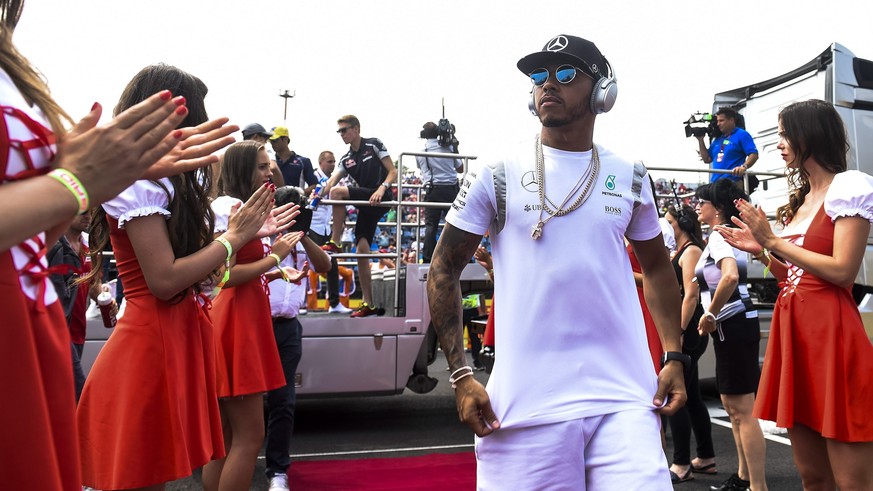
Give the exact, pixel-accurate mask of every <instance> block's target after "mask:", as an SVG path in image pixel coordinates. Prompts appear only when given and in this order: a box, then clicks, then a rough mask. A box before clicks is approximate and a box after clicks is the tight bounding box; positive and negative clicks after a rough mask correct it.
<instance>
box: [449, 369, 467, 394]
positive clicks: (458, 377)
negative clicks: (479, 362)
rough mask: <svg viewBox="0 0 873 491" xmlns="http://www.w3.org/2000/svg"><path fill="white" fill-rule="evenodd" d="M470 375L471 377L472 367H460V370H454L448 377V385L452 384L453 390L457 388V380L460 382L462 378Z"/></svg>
mask: <svg viewBox="0 0 873 491" xmlns="http://www.w3.org/2000/svg"><path fill="white" fill-rule="evenodd" d="M458 372H464V373H462V374H461V375H458ZM472 375H473V368H472V367H470V366H464V367H461V368H459V369H457V370H455V371H454V372H452V374H451V375H449V383H450V384H452V388H453V389H455V388H457V383H458V381H459V380H461V379H462V378H464V377H470V376H472Z"/></svg>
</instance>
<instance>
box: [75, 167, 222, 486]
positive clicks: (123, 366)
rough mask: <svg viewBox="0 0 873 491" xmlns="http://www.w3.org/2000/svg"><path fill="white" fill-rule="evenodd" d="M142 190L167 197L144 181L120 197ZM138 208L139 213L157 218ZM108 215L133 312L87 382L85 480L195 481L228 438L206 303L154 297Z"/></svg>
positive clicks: (82, 415)
mask: <svg viewBox="0 0 873 491" xmlns="http://www.w3.org/2000/svg"><path fill="white" fill-rule="evenodd" d="M144 187H145V188H148V189H150V190H151V191H152V192H157V193H160V192H161V191H160V190H158V189H157V186H156V185H154V184H152V183H149V182H148V181H138V182H137V183H136V184H134V186H132V187H131V188H128V190H126V191H125V192H124V193H123V194H122V196H128V197H129V196H130V194H131V193H132V192H133V194H136V193H137V192H138V191H136V190H137V189H140V190H141V189H143V188H144ZM171 189H172V188H171ZM132 190H133V191H132ZM120 198H121V197H119V198H115V200H113V201H111V202H110V203H107V204H106V205H105V206H111V205H112V204H113V203H116V202H118V200H119V199H120ZM135 206H136V205H134V207H133V208H135ZM107 209H108V208H107ZM140 209H145V210H147V211H144V212H140V213H137V214H135V215H134V216H144V215H146V214H151V213H154V212H156V209H155V208H154V207H143V208H140ZM108 218H109V226H110V229H111V233H110V238H111V240H112V249H113V250H114V251H115V258H116V261H117V265H118V272H119V275H120V276H121V279H122V281H123V282H124V295H125V299H126V302H127V307H126V308H125V311H124V315H123V316H122V317H121V318H120V319H119V320H118V325H117V326H116V327H115V330H114V332H113V333H112V335H111V336H110V337H109V341H107V343H106V345H105V346H104V347H103V349H102V350H101V351H100V354H99V355H98V356H97V359H96V361H95V362H94V366H93V368H92V369H91V373H90V374H89V375H88V379H87V381H86V382H85V389H84V390H83V392H82V397H81V399H80V401H79V407H78V411H77V419H78V423H79V431H80V445H79V448H80V452H81V455H82V473H83V482H84V484H87V485H88V486H91V487H94V488H96V489H127V488H138V487H145V486H149V485H154V484H158V483H162V482H166V481H172V480H175V479H179V478H183V477H186V476H189V475H191V473H192V472H193V471H194V469H196V468H198V467H201V466H203V465H204V464H206V463H207V462H209V461H210V460H213V459H217V458H221V457H223V456H224V440H223V436H222V431H221V416H220V414H219V411H218V396H217V394H216V391H215V388H216V380H215V341H214V339H213V327H212V323H211V322H210V320H209V317H208V315H207V313H206V309H205V307H204V306H202V305H201V302H200V300H199V298H198V297H195V296H194V294H193V291H192V290H188V291H187V292H186V293H184V294H183V295H181V298H176V299H174V300H172V301H169V302H165V301H162V300H159V299H158V298H156V297H154V296H153V295H152V294H151V293H150V292H149V289H148V285H146V282H145V278H144V277H143V274H142V270H141V269H140V266H139V263H138V262H137V259H136V256H135V255H134V251H133V247H132V246H131V243H130V240H129V239H128V236H127V233H126V232H125V231H124V230H123V229H119V228H118V222H117V221H116V220H115V219H113V218H111V217H108Z"/></svg>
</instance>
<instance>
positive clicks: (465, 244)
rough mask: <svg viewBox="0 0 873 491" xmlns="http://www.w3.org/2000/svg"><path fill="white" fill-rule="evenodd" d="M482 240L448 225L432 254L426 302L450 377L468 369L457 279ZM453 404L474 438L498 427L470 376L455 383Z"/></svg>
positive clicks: (483, 394)
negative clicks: (473, 434) (456, 372)
mask: <svg viewBox="0 0 873 491" xmlns="http://www.w3.org/2000/svg"><path fill="white" fill-rule="evenodd" d="M481 240H482V236H481V235H476V234H471V233H468V232H465V231H463V230H460V229H458V228H455V227H453V226H452V225H451V224H448V223H447V224H446V226H445V228H444V229H443V232H442V234H441V235H440V240H439V243H438V244H437V246H436V249H435V250H434V254H433V260H432V261H431V265H430V271H429V272H428V278H427V298H428V303H429V304H430V316H431V321H432V322H433V326H434V329H436V333H437V336H439V340H440V346H441V347H442V349H443V353H445V355H446V360H447V361H448V363H449V370H450V371H451V372H452V373H454V372H455V370H457V369H459V368H461V367H463V366H466V365H467V358H466V355H465V354H464V336H463V324H462V321H461V320H462V314H461V311H462V309H461V284H460V278H461V272H462V271H463V270H464V267H465V266H466V265H467V264H468V263H469V262H470V258H471V257H473V253H474V252H475V251H476V248H477V247H478V246H479V242H480V241H481ZM455 402H456V404H457V407H458V416H459V417H460V419H461V421H462V422H464V423H466V424H467V425H469V426H470V427H471V428H472V429H473V431H475V432H476V434H477V435H479V436H486V435H488V434H490V433H491V432H492V431H493V430H494V429H497V428H499V427H500V423H499V422H498V421H497V418H496V417H495V416H494V411H493V410H492V409H491V402H490V400H489V399H488V394H487V393H486V392H485V388H484V387H483V386H482V384H480V383H479V382H477V381H476V379H474V378H473V377H472V376H470V377H464V378H463V379H461V380H460V381H458V383H457V389H455Z"/></svg>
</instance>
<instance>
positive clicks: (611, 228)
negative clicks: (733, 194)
mask: <svg viewBox="0 0 873 491" xmlns="http://www.w3.org/2000/svg"><path fill="white" fill-rule="evenodd" d="M518 68H519V69H520V70H521V71H522V72H523V73H525V74H527V75H530V77H531V81H532V82H533V83H534V90H533V100H532V101H533V102H532V107H533V109H534V110H535V111H536V112H537V115H538V117H539V119H540V122H541V123H542V130H541V132H540V133H539V134H538V135H537V136H536V138H535V139H534V140H533V141H529V142H525V143H523V144H521V145H520V146H518V147H517V148H515V149H509V151H508V155H507V156H506V157H504V158H501V159H480V161H483V162H486V164H485V165H480V166H477V168H475V169H472V170H471V171H470V172H469V173H468V174H467V177H466V178H465V180H464V183H463V184H462V186H461V190H460V192H459V193H458V197H457V199H456V200H455V202H454V203H453V204H452V209H451V210H450V212H449V214H448V216H447V218H446V221H447V224H446V227H445V229H444V231H443V233H442V236H441V238H440V241H439V244H438V245H437V248H436V251H435V252H434V256H433V262H432V264H431V267H430V272H429V275H428V300H429V302H430V309H431V317H432V319H433V323H434V326H435V328H436V331H437V333H438V334H439V337H440V343H441V345H442V349H443V351H444V352H445V354H446V358H447V360H448V362H449V368H450V370H451V378H450V381H452V382H453V387H455V396H456V399H457V406H458V411H459V415H460V418H461V420H462V421H464V422H465V423H467V424H468V425H470V426H471V427H472V428H473V430H474V431H475V433H476V435H477V438H476V456H477V474H478V479H477V480H478V488H479V489H480V490H491V489H494V490H505V489H517V490H532V489H593V490H598V491H600V490H612V489H615V490H627V489H656V490H669V489H672V486H671V483H670V476H669V473H668V470H667V462H666V460H665V457H664V453H663V450H662V448H661V441H660V435H659V413H661V414H672V413H673V412H675V411H676V410H677V409H678V408H679V407H681V406H682V405H683V404H684V402H685V399H686V397H685V388H684V379H683V368H684V367H683V365H684V363H686V360H687V358H688V357H687V356H685V355H682V353H681V349H682V348H681V344H680V340H679V338H680V333H681V330H680V327H679V306H680V303H679V289H678V285H677V282H676V276H675V273H674V272H673V268H672V267H671V265H670V262H669V259H668V255H667V250H666V248H665V247H664V241H663V239H662V237H661V230H660V227H659V225H658V214H657V211H656V204H655V199H654V197H653V196H652V190H651V186H650V185H649V181H648V175H647V171H646V169H645V167H644V166H643V165H642V163H636V164H634V163H631V162H629V161H626V160H623V159H621V158H620V157H619V156H617V155H615V154H614V153H612V152H610V151H609V150H607V149H605V148H603V147H600V146H597V145H594V143H593V134H594V122H595V116H596V115H597V114H599V113H603V112H606V111H608V110H609V109H611V107H612V104H613V103H614V102H615V95H616V92H615V91H616V86H615V79H614V75H613V73H612V68H611V67H610V66H609V64H608V62H607V61H606V59H605V58H604V57H603V55H602V54H601V53H600V51H599V50H598V49H597V47H596V46H594V44H593V43H591V42H589V41H586V40H584V39H581V38H578V37H575V36H569V35H560V36H556V37H555V38H553V39H551V40H550V41H549V42H548V43H546V45H545V47H544V48H543V49H542V51H539V52H536V53H533V54H531V55H528V56H526V57H524V58H522V59H521V60H519V62H518ZM595 87H596V90H595ZM486 231H490V236H491V240H492V252H493V260H494V269H495V272H496V273H497V274H496V275H495V278H496V282H495V286H494V292H495V293H494V294H495V297H497V298H500V302H499V306H498V307H497V309H496V311H495V322H496V325H495V335H496V342H495V344H496V345H497V346H499V352H500V355H499V356H498V357H496V360H495V365H494V369H493V373H492V374H491V378H490V380H489V381H488V388H487V392H486V390H485V388H483V387H482V385H480V384H479V383H478V382H477V381H476V380H475V379H474V378H473V377H472V376H470V375H469V374H470V373H472V370H471V368H470V367H468V366H466V358H465V355H464V346H463V340H462V335H461V332H462V331H461V329H462V326H461V318H460V312H461V295H460V285H459V281H458V280H459V277H460V273H461V271H462V270H463V268H464V267H465V266H466V264H467V263H468V262H469V261H470V258H471V257H472V256H473V253H474V251H475V250H476V247H477V246H478V245H479V243H480V240H481V238H482V236H483V234H485V232H486ZM623 237H627V238H628V240H629V241H630V243H631V244H632V246H633V248H634V252H635V254H636V256H637V258H638V259H639V262H640V264H641V265H642V269H643V273H644V274H643V287H644V289H645V292H646V301H647V304H648V306H649V310H650V311H651V314H652V317H653V318H654V320H655V323H656V325H657V327H658V330H659V333H660V335H661V338H662V340H663V343H664V346H663V347H664V350H665V351H666V352H667V353H666V355H665V358H666V359H665V360H664V363H663V369H662V370H661V372H660V375H656V374H655V373H654V371H653V370H652V364H651V357H650V355H649V351H648V345H647V342H646V332H645V325H644V323H643V317H642V311H641V309H640V304H639V300H638V297H637V294H636V289H635V285H634V280H633V275H632V273H631V267H630V262H629V260H628V256H627V253H626V252H625V247H624V239H623ZM530 264H537V271H536V274H532V273H531V269H530V266H529V265H530ZM662 406H663V407H662Z"/></svg>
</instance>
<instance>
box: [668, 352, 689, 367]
mask: <svg viewBox="0 0 873 491" xmlns="http://www.w3.org/2000/svg"><path fill="white" fill-rule="evenodd" d="M673 360H676V361H680V362H682V364H683V365H685V368H690V367H691V357H690V356H688V355H686V354H685V353H681V352H679V351H667V352H665V353H664V354H663V356H661V368H664V365H666V364H667V362H668V361H673Z"/></svg>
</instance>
